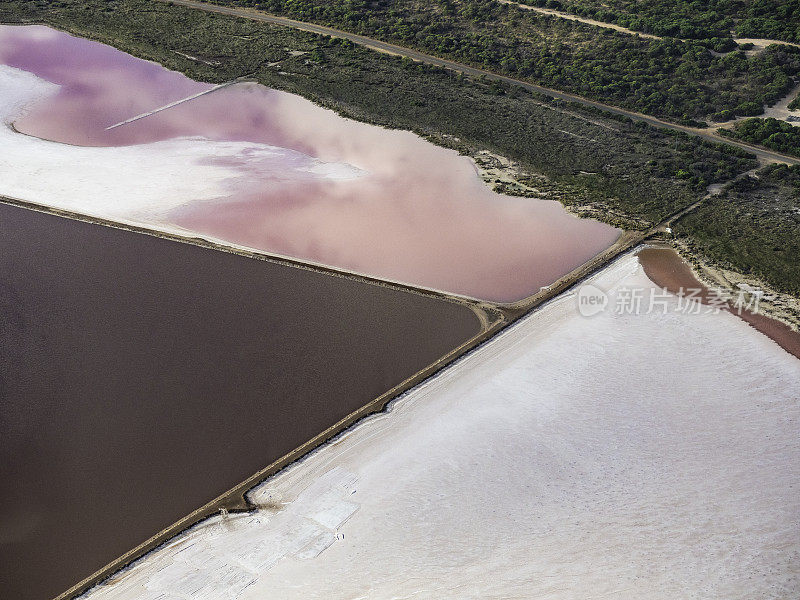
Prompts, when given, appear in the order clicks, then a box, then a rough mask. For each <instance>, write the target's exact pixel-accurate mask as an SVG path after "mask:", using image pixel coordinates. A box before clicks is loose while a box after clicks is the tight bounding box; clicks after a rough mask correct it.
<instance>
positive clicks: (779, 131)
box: [719, 117, 800, 156]
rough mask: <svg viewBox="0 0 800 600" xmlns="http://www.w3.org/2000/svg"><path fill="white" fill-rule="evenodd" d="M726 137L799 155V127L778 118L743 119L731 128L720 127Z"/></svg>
mask: <svg viewBox="0 0 800 600" xmlns="http://www.w3.org/2000/svg"><path fill="white" fill-rule="evenodd" d="M719 132H720V133H721V134H722V135H724V136H727V137H730V138H734V139H737V140H743V141H745V142H749V143H751V144H759V145H761V146H764V147H765V148H771V149H772V150H777V151H778V152H783V153H784V154H791V155H793V156H800V127H795V126H794V125H792V124H791V123H787V122H785V121H779V120H778V119H773V118H772V117H770V118H769V119H745V120H744V121H741V122H739V123H736V124H735V125H734V127H733V128H732V129H720V130H719Z"/></svg>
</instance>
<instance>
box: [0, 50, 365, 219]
mask: <svg viewBox="0 0 800 600" xmlns="http://www.w3.org/2000/svg"><path fill="white" fill-rule="evenodd" d="M57 92H58V86H56V85H54V84H51V83H49V82H47V81H44V80H42V79H40V78H38V77H36V76H35V75H33V74H31V73H28V72H26V71H22V70H20V69H16V68H13V67H9V66H6V65H0V122H2V125H0V195H4V196H8V197H11V198H16V199H19V200H24V201H28V202H35V203H38V204H42V205H45V206H48V207H50V208H56V209H62V210H70V211H75V212H79V213H82V214H85V215H89V216H93V217H98V218H102V219H110V220H116V221H120V222H122V223H126V224H132V225H137V226H142V227H153V228H160V229H162V230H170V227H171V224H170V219H169V215H170V213H171V211H173V210H175V209H177V208H179V207H181V206H184V205H187V204H190V203H198V202H203V201H212V200H213V201H223V200H224V199H225V198H227V197H230V196H231V195H232V194H233V193H234V192H235V191H236V190H237V189H241V188H246V187H247V186H248V185H249V184H253V183H255V182H256V180H255V179H254V175H253V173H254V172H256V173H257V174H258V178H259V179H258V181H261V180H263V181H268V180H269V178H270V177H271V176H274V177H275V178H276V179H279V180H280V181H284V182H285V181H293V180H297V181H307V180H309V179H317V180H320V179H336V180H341V179H352V178H356V177H360V176H361V175H363V174H364V172H363V171H361V170H360V169H357V168H355V167H353V166H351V165H346V164H341V163H325V162H323V161H320V160H318V159H315V158H312V157H310V156H306V155H304V154H302V153H300V152H297V151H294V150H289V149H286V148H279V147H276V146H269V145H266V144H257V143H250V142H224V141H214V140H210V139H207V138H200V137H186V138H175V139H170V140H166V141H161V142H154V143H148V144H138V145H132V146H123V147H112V148H107V147H105V148H104V147H81V146H72V145H68V144H60V143H56V142H51V141H47V140H42V139H39V138H36V137H32V136H28V135H23V134H20V133H18V132H16V131H14V129H13V128H12V127H11V124H12V123H13V122H14V120H16V119H18V118H19V117H20V116H21V115H22V114H24V112H25V110H27V109H28V108H29V107H30V106H32V105H33V104H34V103H36V102H37V101H39V100H42V99H44V98H47V97H49V96H51V95H53V94H55V93H57Z"/></svg>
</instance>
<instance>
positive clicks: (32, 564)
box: [0, 204, 479, 600]
mask: <svg viewBox="0 0 800 600" xmlns="http://www.w3.org/2000/svg"><path fill="white" fill-rule="evenodd" d="M478 327H479V326H478V322H477V319H476V317H475V316H474V315H473V314H472V312H471V311H470V310H469V309H467V308H465V307H462V306H458V305H455V304H450V303H446V302H444V301H439V300H435V299H431V298H426V297H422V296H419V295H415V294H410V293H404V292H401V291H396V290H391V289H387V288H384V287H379V286H373V285H367V284H362V283H358V282H355V281H351V280H346V279H343V278H339V277H332V276H327V275H323V274H319V273H314V272H309V271H306V270H300V269H295V268H292V267H287V266H281V265H276V264H271V263H267V262H264V261H260V260H254V259H248V258H244V257H241V256H236V255H233V254H228V253H223V252H217V251H213V250H209V249H205V248H200V247H196V246H191V245H188V244H182V243H177V242H172V241H168V240H164V239H160V238H155V237H150V236H146V235H140V234H135V233H131V232H126V231H120V230H115V229H111V228H106V227H102V226H99V225H92V224H87V223H81V222H76V221H72V220H68V219H63V218H59V217H55V216H52V215H46V214H41V213H36V212H32V211H28V210H25V209H22V208H17V207H13V206H9V205H5V204H0V597H2V598H4V599H6V598H8V599H14V600H27V599H32V600H33V599H35V600H41V599H46V598H50V597H53V596H55V595H57V594H58V593H60V592H62V591H64V590H65V589H67V588H68V587H69V586H71V585H72V584H74V583H76V582H77V581H79V580H80V579H82V578H84V577H86V576H88V575H90V574H91V573H92V572H94V571H95V570H96V569H98V568H99V567H102V566H103V565H105V564H106V563H107V562H109V561H111V560H112V559H114V558H116V557H117V556H119V555H121V554H122V553H124V552H125V551H127V550H129V549H130V548H132V547H134V546H136V545H137V544H139V543H140V542H143V541H144V540H145V539H147V538H148V537H150V536H151V535H153V534H155V533H157V532H158V531H159V530H161V529H162V528H164V527H165V526H168V525H170V524H171V523H173V522H174V521H176V520H177V519H179V518H180V517H182V516H184V515H186V514H188V513H189V512H191V511H192V510H193V509H195V508H198V507H200V506H202V505H203V504H204V503H206V502H207V501H209V500H211V499H212V498H214V497H216V496H217V495H219V494H220V493H222V492H224V491H226V490H227V489H229V488H231V487H232V486H234V485H235V484H237V483H238V482H240V481H242V480H244V479H245V478H247V477H248V476H250V475H251V474H253V473H254V472H256V471H258V470H259V469H261V468H263V467H265V466H266V465H268V464H269V463H270V462H272V461H273V460H275V459H276V458H278V457H280V456H282V455H283V454H284V453H286V452H287V451H289V450H292V449H293V448H295V447H297V446H298V445H299V444H301V443H302V442H304V441H305V440H307V439H309V438H311V437H312V436H313V435H315V434H316V433H318V432H320V431H322V430H323V429H324V428H326V427H328V426H329V425H331V424H333V423H335V422H336V421H337V420H339V419H340V418H342V417H343V416H345V415H347V414H348V413H350V412H351V411H353V410H354V409H356V408H358V407H360V406H362V405H364V404H366V403H367V402H368V401H370V400H371V399H373V398H375V397H377V396H378V395H380V394H381V393H382V392H384V391H386V390H388V389H389V388H391V387H392V386H394V385H395V384H397V383H399V382H400V381H402V380H403V379H404V378H406V377H408V376H409V375H411V374H413V373H414V372H416V371H417V370H419V369H420V368H422V367H424V366H426V365H427V364H429V363H430V362H432V361H433V360H434V359H436V358H437V357H439V356H442V355H443V354H445V353H447V352H448V351H449V350H450V349H452V348H453V347H455V346H456V345H458V344H460V343H461V342H463V341H464V340H465V339H467V338H469V337H471V336H472V335H473V334H475V333H477V331H478Z"/></svg>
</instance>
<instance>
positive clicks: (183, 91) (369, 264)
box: [0, 26, 619, 301]
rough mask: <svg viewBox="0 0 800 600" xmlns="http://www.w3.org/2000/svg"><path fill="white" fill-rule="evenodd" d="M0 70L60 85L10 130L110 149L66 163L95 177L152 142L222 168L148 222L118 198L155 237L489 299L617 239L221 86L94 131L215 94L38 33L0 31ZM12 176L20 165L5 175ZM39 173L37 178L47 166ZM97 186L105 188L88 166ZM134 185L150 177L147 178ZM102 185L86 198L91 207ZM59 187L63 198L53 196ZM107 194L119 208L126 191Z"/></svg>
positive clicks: (510, 295) (436, 160)
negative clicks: (194, 235)
mask: <svg viewBox="0 0 800 600" xmlns="http://www.w3.org/2000/svg"><path fill="white" fill-rule="evenodd" d="M0 63H2V64H5V65H8V66H11V67H15V68H18V69H22V70H24V71H28V72H30V73H33V74H35V75H36V76H37V77H39V78H41V79H44V80H46V81H49V82H52V83H55V84H57V85H58V86H60V89H59V90H55V91H54V92H53V93H52V94H50V95H49V96H47V97H46V98H45V99H42V100H39V101H38V102H35V103H33V104H32V106H31V107H29V108H30V110H29V112H28V113H27V115H26V116H23V117H21V118H15V125H16V127H17V128H18V129H19V130H20V131H22V132H25V133H28V134H31V135H34V136H37V137H41V138H44V139H47V140H55V141H57V142H63V143H66V144H73V145H79V146H104V147H113V148H108V150H107V153H106V154H102V153H101V154H93V155H92V158H91V159H86V158H80V159H79V158H76V159H75V162H76V163H78V162H82V161H83V162H85V161H86V160H91V161H93V162H96V163H97V164H98V165H99V164H101V163H102V162H103V161H104V160H105V159H104V156H106V157H110V158H109V160H112V159H113V158H114V157H115V156H118V155H119V151H120V150H121V149H123V148H125V151H126V154H125V156H126V159H125V160H126V161H127V162H126V163H125V166H124V167H120V168H124V169H125V170H126V171H127V172H126V175H130V173H131V172H134V173H135V170H136V169H137V168H141V167H138V166H137V160H136V156H137V155H135V154H133V155H132V154H131V153H132V152H134V153H135V150H131V147H132V146H133V147H140V148H141V150H142V153H144V154H150V155H152V153H153V152H157V151H158V147H157V146H154V144H155V143H158V142H164V141H168V140H173V141H174V140H181V143H182V144H185V145H189V146H191V147H192V148H193V149H194V150H193V155H192V159H191V161H189V159H187V161H189V162H187V163H186V164H185V166H191V167H196V166H197V165H198V163H203V164H208V165H209V166H215V167H218V168H226V169H229V170H230V177H228V178H227V179H225V181H224V182H223V183H224V188H225V191H224V194H223V195H220V196H218V197H214V198H211V199H204V200H203V201H192V199H191V198H189V199H187V201H185V202H182V203H178V206H173V205H168V204H166V203H167V202H168V201H174V197H173V198H169V199H166V198H165V199H163V201H164V202H165V206H168V210H166V211H165V214H163V215H158V216H154V214H153V213H154V210H153V209H152V206H153V205H152V203H151V204H148V205H147V206H148V211H149V212H148V211H144V212H145V213H147V214H144V215H143V211H142V210H138V209H140V208H141V207H140V206H138V205H136V203H135V202H133V201H131V202H132V204H131V206H130V207H128V211H129V213H130V214H131V215H136V218H137V219H139V220H144V221H145V222H148V223H150V224H152V225H153V226H166V227H173V226H177V227H182V228H184V229H186V230H189V231H191V232H199V233H201V234H203V235H205V236H209V237H213V238H216V239H221V240H225V241H227V242H230V243H235V244H241V245H246V246H249V247H252V248H257V249H261V250H265V251H269V252H275V253H280V254H285V255H290V256H293V257H298V258H302V259H308V260H312V261H317V262H320V263H324V264H328V265H333V266H336V267H340V268H344V269H348V270H353V271H357V272H361V273H367V274H370V275H375V276H379V277H383V278H388V279H393V280H399V281H404V282H408V283H412V284H416V285H420V286H425V287H430V288H435V289H441V290H446V291H449V292H454V293H459V294H464V295H468V296H473V297H479V298H483V299H488V300H494V301H514V300H518V299H520V298H523V297H525V296H528V295H530V294H532V293H534V292H536V291H538V290H539V288H540V286H542V285H546V284H549V283H552V282H553V281H555V280H556V279H558V278H559V277H560V276H562V275H564V274H565V273H567V272H569V271H570V270H572V269H573V268H575V267H577V266H579V265H580V264H582V263H583V262H585V261H586V260H587V259H589V258H590V257H592V256H594V255H595V254H597V253H598V252H600V251H602V250H603V249H605V248H607V247H608V246H609V245H611V243H613V241H614V240H615V239H616V237H617V235H618V233H619V232H618V231H617V230H616V229H614V228H612V227H609V226H607V225H604V224H601V223H599V222H596V221H591V220H581V219H577V218H575V217H573V216H571V215H569V214H567V213H566V212H565V211H564V209H563V208H562V207H561V205H560V204H558V203H557V202H554V201H545V200H536V199H530V198H511V197H508V196H503V195H500V194H496V193H493V192H492V191H490V190H489V189H488V188H487V187H486V186H485V185H484V184H483V182H482V181H481V180H480V178H479V177H478V176H477V174H476V171H475V167H474V165H473V163H472V162H471V161H470V160H469V159H467V158H465V157H462V156H459V155H458V154H457V153H455V152H452V151H449V150H445V149H442V148H440V147H437V146H434V145H432V144H430V143H428V142H427V141H425V140H423V139H422V138H419V137H418V136H416V135H413V134H411V133H408V132H402V131H389V130H386V129H382V128H379V127H375V126H372V125H367V124H363V123H358V122H355V121H352V120H349V119H344V118H342V117H339V116H338V115H336V114H335V113H333V112H332V111H329V110H325V109H322V108H320V107H318V106H316V105H314V104H312V103H311V102H308V101H306V100H304V99H303V98H300V97H298V96H295V95H291V94H287V93H284V92H279V91H275V90H271V89H268V88H265V87H263V86H260V85H256V84H251V83H250V84H248V83H243V84H237V85H234V86H231V87H227V88H224V89H220V90H218V91H214V92H213V93H210V94H207V95H205V96H202V97H200V98H197V99H194V100H192V101H190V102H186V103H184V104H181V105H178V106H175V107H173V108H170V109H168V110H165V111H163V112H159V113H157V114H155V115H152V116H149V117H147V118H144V119H141V120H138V121H134V122H132V123H129V124H126V125H123V126H120V127H117V128H114V129H111V130H109V131H106V129H105V128H106V127H108V126H110V125H113V124H115V123H118V122H120V121H124V120H126V119H129V118H131V117H133V116H136V115H138V114H141V113H146V112H148V111H151V110H153V109H155V108H158V107H161V106H164V105H166V104H169V103H171V102H174V101H176V100H180V99H182V98H186V97H188V96H191V95H193V94H197V93H199V92H202V91H204V90H208V89H210V88H211V87H212V86H210V85H208V84H203V83H197V82H194V81H192V80H190V79H188V78H187V77H185V76H184V75H182V74H180V73H175V72H171V71H168V70H166V69H164V68H163V67H161V66H159V65H156V64H153V63H150V62H146V61H143V60H140V59H136V58H134V57H132V56H129V55H127V54H124V53H122V52H119V51H117V50H115V49H113V48H110V47H108V46H104V45H102V44H98V43H95V42H90V41H87V40H83V39H79V38H74V37H71V36H69V35H66V34H63V33H60V32H57V31H53V30H51V29H48V28H45V27H9V26H0ZM0 91H1V90H0ZM231 142H237V143H242V142H247V144H248V145H247V146H246V147H242V148H239V149H238V150H237V151H236V152H235V153H231V152H228V153H227V154H225V155H221V152H222V151H221V150H220V144H221V143H231ZM76 150H77V149H74V148H73V149H70V148H69V147H54V146H53V145H49V146H48V152H53V153H56V154H58V155H59V156H61V154H64V155H65V157H66V158H65V160H67V161H68V160H69V158H68V157H69V156H72V154H69V153H70V151H72V152H73V154H74V153H75V152H76ZM59 153H60V154H59ZM115 153H116V154H115ZM81 156H83V155H81ZM131 156H133V158H131ZM20 160H21V159H20ZM10 168H14V169H15V170H16V171H19V170H21V169H24V168H25V166H24V165H23V164H19V165H14V164H13V163H11V165H10ZM120 168H118V169H117V171H119V170H120ZM181 170H182V169H179V168H176V169H174V170H173V172H171V173H170V177H173V178H180V177H181V172H180V171H181ZM191 172H192V171H188V170H187V171H186V173H191ZM36 174H37V175H36V177H38V178H41V177H46V169H45V168H40V169H39V170H38V171H36ZM96 176H97V177H98V178H101V177H102V175H101V174H100V169H99V168H98V169H97V175H96ZM140 177H141V179H140V181H142V180H143V179H144V178H148V177H150V178H152V177H155V175H154V174H153V173H152V171H151V172H144V173H141V174H140ZM186 177H187V178H188V177H194V176H192V175H188V174H187V175H186ZM112 179H113V177H112ZM194 179H197V177H194ZM39 183H40V184H41V185H42V186H45V184H44V183H42V182H41V180H40V181H39ZM113 183H114V182H113V181H112V182H111V183H109V185H112V184H113ZM165 183H166V182H165ZM98 185H100V184H99V183H98ZM45 187H46V186H45ZM54 187H58V186H54ZM130 187H131V186H128V189H130ZM37 189H38V188H37ZM103 189H104V188H99V191H98V192H97V193H86V195H87V196H90V195H92V196H98V195H102V194H103V193H104V192H103ZM57 191H58V192H59V193H62V194H63V193H64V191H63V188H62V187H58V190H57ZM2 193H6V194H7V195H16V196H17V197H19V195H20V194H23V192H20V191H17V192H15V193H14V194H12V193H10V192H8V191H5V192H4V191H3V189H2V183H1V182H0V194H2ZM53 194H56V191H54V192H53ZM29 195H30V196H36V197H25V198H23V199H25V200H30V201H35V202H42V203H48V198H49V197H50V196H49V195H48V193H47V192H46V191H44V192H42V191H40V192H38V193H34V192H30V194H29ZM109 195H110V196H111V197H113V198H114V202H119V201H120V200H119V198H120V196H122V195H123V194H122V193H121V192H115V191H112V192H109ZM110 204H111V202H109V205H110ZM95 208H97V207H95ZM103 210H104V207H103V206H100V207H99V208H97V211H100V212H102V211H103ZM109 210H111V209H109ZM114 210H122V209H116V208H115V209H114ZM97 211H95V212H97ZM96 216H104V217H107V218H121V217H128V213H125V212H114V213H106V214H102V215H100V214H97V215H96Z"/></svg>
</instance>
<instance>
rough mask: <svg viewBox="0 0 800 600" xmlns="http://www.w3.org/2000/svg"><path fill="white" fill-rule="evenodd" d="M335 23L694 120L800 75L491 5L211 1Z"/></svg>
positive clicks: (743, 108) (787, 63)
mask: <svg viewBox="0 0 800 600" xmlns="http://www.w3.org/2000/svg"><path fill="white" fill-rule="evenodd" d="M217 1H218V3H220V4H228V5H240V6H248V7H256V8H259V9H262V10H264V11H267V12H270V13H273V14H280V15H285V16H288V17H292V18H295V19H299V20H303V21H308V22H315V23H320V24H324V25H329V26H333V27H337V28H340V29H344V30H348V31H352V32H355V33H359V34H362V35H368V36H371V37H374V38H377V39H382V40H384V41H389V42H396V43H399V44H402V45H405V46H408V47H414V48H417V49H420V50H423V51H425V52H428V53H430V54H435V55H437V56H441V57H445V58H450V59H453V60H456V61H459V62H462V63H468V64H471V65H474V66H477V67H480V68H484V69H488V70H492V71H495V72H499V73H503V74H506V75H510V76H512V77H517V78H522V79H526V80H529V81H532V82H535V83H539V84H542V85H545V86H548V87H553V88H556V89H560V90H565V91H569V92H573V93H576V94H579V95H582V96H586V97H590V98H594V99H597V100H600V101H602V102H606V103H610V104H615V105H618V106H622V107H625V108H628V109H632V110H636V111H640V112H644V113H647V114H651V115H656V116H660V117H664V118H669V119H672V120H675V121H680V122H686V123H692V122H693V121H696V120H700V119H704V118H706V117H709V116H711V115H717V117H716V119H717V120H725V119H727V118H729V115H734V114H735V115H745V116H749V115H755V114H760V113H761V112H762V106H763V105H764V104H771V103H773V102H774V101H776V100H777V99H778V98H781V97H783V96H785V95H786V94H787V93H788V92H789V90H790V89H791V88H792V87H793V85H794V81H793V78H794V77H796V76H798V75H800V49H798V48H792V47H789V46H773V47H770V48H769V49H767V50H766V51H764V52H762V53H759V54H758V55H757V56H753V57H749V58H748V57H747V56H746V55H745V54H744V53H743V52H738V51H737V52H732V53H728V54H726V55H724V56H715V55H714V54H712V53H711V52H709V51H708V50H707V49H706V48H705V47H704V46H703V45H702V44H699V43H696V42H684V41H681V40H678V39H674V38H668V39H664V40H650V39H643V38H638V37H635V36H631V35H627V34H621V33H617V32H613V31H611V30H609V29H604V28H598V27H594V26H591V25H585V24H582V23H578V22H575V21H569V20H565V19H561V18H557V17H551V16H546V15H542V14H539V13H536V12H534V11H530V10H524V9H522V8H519V7H516V6H509V5H505V4H500V3H498V2H496V1H495V0H459V1H456V0H429V1H428V0H425V1H423V0H217Z"/></svg>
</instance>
